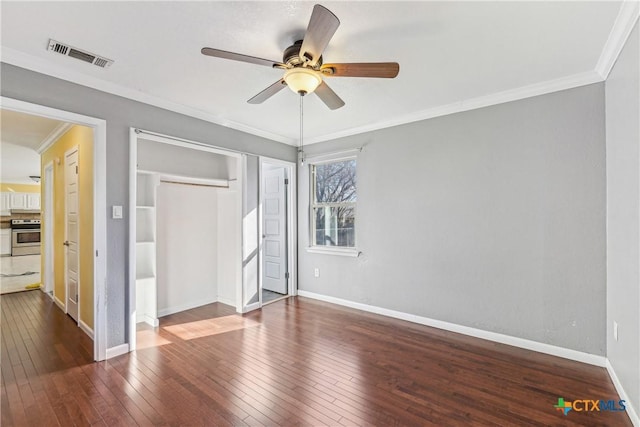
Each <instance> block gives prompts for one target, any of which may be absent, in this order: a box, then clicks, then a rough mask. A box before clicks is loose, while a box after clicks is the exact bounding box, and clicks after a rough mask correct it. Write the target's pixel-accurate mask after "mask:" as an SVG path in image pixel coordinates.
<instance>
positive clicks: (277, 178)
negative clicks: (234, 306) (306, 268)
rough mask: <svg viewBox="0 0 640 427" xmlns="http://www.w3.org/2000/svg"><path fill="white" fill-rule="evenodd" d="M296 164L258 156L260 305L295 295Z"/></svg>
mask: <svg viewBox="0 0 640 427" xmlns="http://www.w3.org/2000/svg"><path fill="white" fill-rule="evenodd" d="M294 171H295V164H293V163H290V162H285V161H281V160H275V159H269V158H266V157H261V158H260V236H261V239H262V241H261V245H260V305H265V304H269V303H272V302H275V301H279V300H281V299H284V298H287V297H288V296H291V295H296V288H297V287H296V285H295V283H296V281H295V278H296V273H295V267H296V264H295V259H296V258H295V253H296V243H295V238H294V236H295V218H296V216H295V209H294V208H295V173H294Z"/></svg>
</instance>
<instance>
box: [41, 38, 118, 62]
mask: <svg viewBox="0 0 640 427" xmlns="http://www.w3.org/2000/svg"><path fill="white" fill-rule="evenodd" d="M48 50H51V51H53V52H56V53H59V54H61V55H65V56H70V57H72V58H76V59H79V60H80V61H83V62H88V63H89V64H93V65H95V66H97V67H100V68H107V67H109V66H110V65H111V64H113V60H111V59H107V58H103V57H101V56H98V55H96V54H93V53H89V52H87V51H85V50H80V49H76V48H75V47H71V46H69V45H66V44H63V43H60V42H58V41H55V40H53V39H49V48H48Z"/></svg>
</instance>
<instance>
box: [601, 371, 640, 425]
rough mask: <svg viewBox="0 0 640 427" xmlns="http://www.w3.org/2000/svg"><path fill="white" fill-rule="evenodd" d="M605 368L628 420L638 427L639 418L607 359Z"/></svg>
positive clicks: (639, 423)
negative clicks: (623, 405) (623, 402)
mask: <svg viewBox="0 0 640 427" xmlns="http://www.w3.org/2000/svg"><path fill="white" fill-rule="evenodd" d="M606 368H607V372H608V373H609V377H611V381H612V382H613V386H614V387H615V388H616V391H617V392H618V394H619V395H620V399H622V400H624V401H625V406H626V408H627V411H626V412H627V415H628V416H629V419H630V420H631V423H632V424H633V425H634V426H635V427H640V417H638V413H637V412H636V410H635V408H634V407H633V402H632V401H631V399H629V396H628V395H627V393H626V391H625V390H624V388H623V387H622V383H620V380H619V379H618V376H617V375H616V371H615V370H614V369H613V365H611V361H610V360H609V359H607V361H606Z"/></svg>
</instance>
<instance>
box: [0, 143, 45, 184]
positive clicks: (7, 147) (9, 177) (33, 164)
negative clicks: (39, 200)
mask: <svg viewBox="0 0 640 427" xmlns="http://www.w3.org/2000/svg"><path fill="white" fill-rule="evenodd" d="M0 158H1V160H0V168H2V169H1V173H0V181H2V182H4V183H12V184H36V183H35V182H34V181H33V180H32V179H31V178H29V175H35V176H40V156H39V155H38V153H36V152H35V151H33V150H32V149H30V148H27V147H24V146H21V145H15V144H9V143H7V142H2V143H1V144H0Z"/></svg>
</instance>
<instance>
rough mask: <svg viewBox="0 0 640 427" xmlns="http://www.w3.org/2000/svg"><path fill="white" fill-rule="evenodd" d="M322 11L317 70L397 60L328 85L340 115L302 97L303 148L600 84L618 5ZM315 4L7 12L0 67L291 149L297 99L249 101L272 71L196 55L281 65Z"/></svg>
mask: <svg viewBox="0 0 640 427" xmlns="http://www.w3.org/2000/svg"><path fill="white" fill-rule="evenodd" d="M322 4H323V5H324V6H325V7H327V8H329V9H330V10H331V11H332V12H334V13H335V14H336V15H337V16H338V18H339V19H340V21H341V25H340V27H339V28H338V31H337V32H336V34H335V36H334V37H333V39H332V40H331V42H330V44H329V46H328V48H327V49H326V51H325V52H324V58H325V62H376V61H397V62H399V63H400V74H399V76H398V77H397V78H396V79H393V80H389V79H356V78H332V79H328V83H329V84H330V86H331V87H332V88H333V89H334V90H335V91H336V92H337V93H338V95H340V97H342V99H343V100H344V101H345V102H346V106H345V107H343V108H341V109H338V110H335V111H330V110H329V109H328V108H326V106H325V105H324V104H322V103H321V102H320V100H319V99H317V97H315V95H312V96H309V97H306V98H305V140H306V142H309V141H319V140H323V139H327V138H330V137H332V136H337V135H343V134H348V133H353V132H356V131H358V130H364V129H372V128H376V127H381V126H384V125H385V124H386V125H390V124H393V123H401V122H406V121H410V120H411V118H412V117H413V118H420V117H423V116H425V112H428V111H433V110H434V109H438V108H441V109H442V108H443V106H451V105H452V104H459V105H462V104H463V103H464V102H465V101H469V100H472V99H476V98H478V97H486V96H490V95H492V94H496V93H500V92H505V91H513V90H515V89H518V88H522V87H525V86H530V85H539V84H541V83H546V82H550V81H555V80H558V79H565V80H566V79H572V78H574V77H572V76H583V75H585V73H587V75H588V76H592V75H594V76H595V75H596V73H595V71H594V70H595V69H596V65H597V63H598V60H599V58H600V55H601V54H602V51H603V48H604V46H605V43H606V42H607V38H608V36H609V34H610V32H611V31H612V28H613V26H614V22H615V20H616V16H617V15H618V11H619V9H620V5H621V2H618V1H606V2H595V1H585V2H557V1H556V2H362V1H357V2H356V1H354V2H323V3H322ZM313 5H314V3H313V2H294V1H283V2H242V1H235V2H2V5H1V7H2V47H3V61H8V62H11V63H15V64H16V65H22V66H27V67H29V65H30V64H31V65H32V67H31V68H34V69H35V68H38V70H39V71H43V72H49V73H50V74H53V75H58V76H67V77H66V78H70V79H74V80H76V81H79V82H81V83H85V84H89V85H93V86H94V87H99V88H102V89H108V90H111V91H113V92H116V93H119V94H121V95H125V96H130V97H133V98H136V99H140V100H144V101H146V102H153V103H155V104H157V105H160V106H163V107H165V108H170V109H174V110H176V111H182V112H186V113H188V114H192V115H194V116H197V117H201V118H205V119H208V120H210V121H213V122H216V123H220V124H223V125H227V126H230V127H235V128H239V129H242V130H246V131H249V132H252V133H256V134H259V135H266V136H268V137H271V138H272V139H275V140H279V141H282V142H288V143H295V142H296V141H297V138H298V132H299V123H298V109H299V105H298V99H297V95H295V94H294V93H293V92H291V91H289V90H286V89H285V90H282V91H281V92H279V93H278V94H276V95H275V96H274V97H273V98H271V99H269V100H268V101H266V102H265V103H264V104H262V105H250V104H247V103H246V100H247V99H249V98H251V97H252V96H253V95H255V94H256V93H258V92H259V91H261V90H262V89H264V88H265V87H267V86H268V85H270V84H272V83H273V82H275V81H276V80H278V79H279V78H280V76H281V71H279V70H277V69H269V68H267V67H261V66H258V65H253V64H245V63H239V62H235V61H228V60H222V59H218V58H211V57H205V56H203V55H201V54H200V49H201V48H202V47H204V46H208V47H214V48H218V49H223V50H229V51H235V52H238V53H243V54H247V55H252V56H258V57H263V58H267V59H273V60H278V61H280V60H281V58H282V51H283V49H284V48H286V47H287V46H288V45H289V44H291V43H292V42H293V41H295V40H296V39H299V38H301V37H302V35H303V34H304V30H305V29H306V26H307V23H308V20H309V16H310V15H311V9H312V8H313ZM49 38H53V39H56V40H58V41H60V42H63V43H67V44H69V45H71V46H74V47H77V48H81V49H85V50H88V51H91V52H93V53H96V54H98V55H101V56H104V57H107V58H110V59H113V60H115V63H114V64H113V65H112V66H111V67H110V68H109V69H100V68H98V67H95V66H92V65H89V64H86V63H83V62H80V61H78V60H75V59H72V58H68V57H63V56H60V55H57V54H54V53H52V52H48V51H47V50H46V47H47V43H48V40H49ZM7 58H9V59H7ZM33 64H39V67H36V66H35V65H33ZM47 70H50V71H47ZM589 73H590V74H589ZM588 78H591V77H588ZM594 81H595V80H594Z"/></svg>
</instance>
